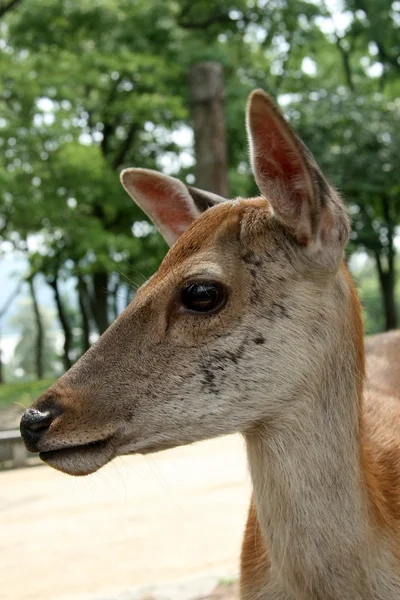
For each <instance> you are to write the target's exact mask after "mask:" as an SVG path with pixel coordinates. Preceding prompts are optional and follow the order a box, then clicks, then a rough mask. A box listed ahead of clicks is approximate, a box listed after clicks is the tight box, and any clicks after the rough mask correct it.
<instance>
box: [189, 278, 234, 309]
mask: <svg viewBox="0 0 400 600" xmlns="http://www.w3.org/2000/svg"><path fill="white" fill-rule="evenodd" d="M225 300H226V292H225V290H224V288H223V287H222V286H221V285H220V284H218V283H209V282H202V283H190V284H189V285H188V286H187V287H185V288H183V290H182V291H181V303H182V306H183V307H184V308H186V309H187V310H190V311H192V312H197V313H210V312H216V311H217V310H218V309H219V308H222V306H223V305H224V304H225Z"/></svg>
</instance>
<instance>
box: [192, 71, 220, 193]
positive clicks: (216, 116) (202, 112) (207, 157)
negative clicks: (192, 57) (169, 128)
mask: <svg viewBox="0 0 400 600" xmlns="http://www.w3.org/2000/svg"><path fill="white" fill-rule="evenodd" d="M189 88H190V102H191V111H192V119H193V129H194V141H195V152H196V167H195V177H196V186H198V187H200V188H203V189H205V190H208V191H209V192H214V193H216V194H220V195H221V196H224V197H225V198H227V197H228V196H229V186H228V168H227V162H228V161H227V136H226V125H225V114H224V105H223V73H222V65H220V64H219V63H215V62H205V63H200V64H197V65H194V66H193V67H192V68H191V70H190V75H189Z"/></svg>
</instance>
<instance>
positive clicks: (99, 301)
mask: <svg viewBox="0 0 400 600" xmlns="http://www.w3.org/2000/svg"><path fill="white" fill-rule="evenodd" d="M93 292H94V293H93V297H92V298H91V308H92V313H93V317H94V320H95V323H96V327H97V331H98V332H99V335H101V334H102V333H104V332H105V330H106V329H107V327H108V326H109V320H108V273H105V272H97V273H93Z"/></svg>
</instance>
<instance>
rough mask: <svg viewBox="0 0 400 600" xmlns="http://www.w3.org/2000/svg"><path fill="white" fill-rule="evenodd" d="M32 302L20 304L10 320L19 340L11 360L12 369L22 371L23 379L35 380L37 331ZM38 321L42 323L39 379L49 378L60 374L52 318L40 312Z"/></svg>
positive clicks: (42, 311) (36, 374) (36, 373)
mask: <svg viewBox="0 0 400 600" xmlns="http://www.w3.org/2000/svg"><path fill="white" fill-rule="evenodd" d="M34 312H35V309H34V306H33V303H32V301H26V300H25V301H23V302H21V303H20V310H19V312H18V313H17V314H15V315H14V316H13V318H12V324H13V325H14V326H15V327H16V328H17V329H19V332H20V336H21V337H20V340H19V342H18V343H17V345H16V347H15V350H14V357H13V359H12V367H13V369H14V370H15V369H22V371H23V375H24V377H27V378H32V377H34V378H37V379H39V376H38V375H39V374H38V364H37V349H36V347H37V331H36V321H35V317H34ZM40 319H41V320H42V322H43V342H42V354H41V360H42V370H41V372H40V378H43V377H51V376H54V375H56V374H59V373H60V367H59V363H58V360H57V353H56V350H55V340H54V329H53V328H52V322H53V316H52V315H51V313H49V312H48V311H44V310H43V309H41V310H40Z"/></svg>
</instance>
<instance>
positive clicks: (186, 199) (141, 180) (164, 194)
mask: <svg viewBox="0 0 400 600" xmlns="http://www.w3.org/2000/svg"><path fill="white" fill-rule="evenodd" d="M121 183H122V185H123V186H124V188H125V189H126V191H127V192H128V194H129V195H130V196H131V198H133V200H134V201H135V202H136V204H138V205H139V206H140V208H141V209H142V210H143V211H144V212H145V213H146V214H147V216H148V217H150V219H151V220H152V221H153V223H154V225H155V226H156V227H157V229H158V230H159V232H160V233H161V235H162V236H163V238H164V239H165V241H166V242H167V244H168V245H169V246H172V244H174V243H175V242H176V240H177V239H178V238H179V237H180V236H181V235H182V233H183V232H184V231H185V230H186V228H187V227H188V226H189V225H190V224H191V223H192V222H193V221H194V220H195V219H196V218H197V217H198V216H199V215H200V214H201V213H202V212H204V211H205V210H207V209H208V208H211V207H212V206H214V205H215V204H219V203H220V202H224V201H225V198H222V197H221V196H218V195H216V194H212V193H211V192H206V191H204V190H199V189H197V188H194V187H189V186H186V185H184V184H183V183H182V182H181V181H179V179H175V177H169V176H168V175H163V174H162V173H158V172H157V171H151V170H149V169H125V170H124V171H122V173H121Z"/></svg>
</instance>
